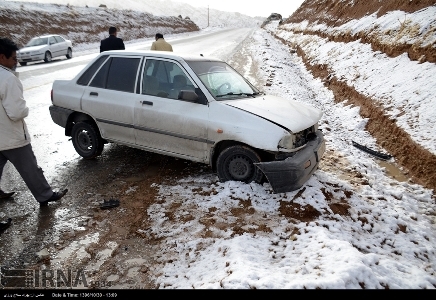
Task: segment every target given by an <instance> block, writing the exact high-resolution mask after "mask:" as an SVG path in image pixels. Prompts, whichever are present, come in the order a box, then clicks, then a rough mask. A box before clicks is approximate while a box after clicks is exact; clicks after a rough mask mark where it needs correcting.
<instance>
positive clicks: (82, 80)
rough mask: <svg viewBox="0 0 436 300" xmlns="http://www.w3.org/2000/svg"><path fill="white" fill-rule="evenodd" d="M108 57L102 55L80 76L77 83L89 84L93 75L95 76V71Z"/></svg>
mask: <svg viewBox="0 0 436 300" xmlns="http://www.w3.org/2000/svg"><path fill="white" fill-rule="evenodd" d="M106 59H107V55H102V56H100V57H99V58H98V59H97V60H96V61H95V62H94V63H93V64H92V65H91V66H90V67H89V68H88V69H87V70H86V71H85V72H84V73H83V74H82V76H80V78H79V80H77V84H79V85H88V83H89V81H90V80H91V78H92V76H94V74H95V71H97V70H98V68H100V66H101V64H102V63H103V62H104V61H105V60H106Z"/></svg>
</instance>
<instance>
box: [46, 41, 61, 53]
mask: <svg viewBox="0 0 436 300" xmlns="http://www.w3.org/2000/svg"><path fill="white" fill-rule="evenodd" d="M48 43H49V45H50V52H51V57H57V56H60V51H61V49H60V44H59V43H58V42H57V41H56V39H55V37H54V36H51V37H49V38H48Z"/></svg>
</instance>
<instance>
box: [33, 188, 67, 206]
mask: <svg viewBox="0 0 436 300" xmlns="http://www.w3.org/2000/svg"><path fill="white" fill-rule="evenodd" d="M67 192H68V189H65V190H63V191H62V192H53V195H51V197H50V198H48V199H47V200H45V201H42V202H39V205H40V206H47V205H48V203H49V202H54V201H58V200H61V198H62V197H63V196H65V194H66V193H67Z"/></svg>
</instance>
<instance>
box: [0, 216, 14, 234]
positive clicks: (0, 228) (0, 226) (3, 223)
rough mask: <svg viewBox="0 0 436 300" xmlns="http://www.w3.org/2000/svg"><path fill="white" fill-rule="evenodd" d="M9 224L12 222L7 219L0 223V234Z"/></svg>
mask: <svg viewBox="0 0 436 300" xmlns="http://www.w3.org/2000/svg"><path fill="white" fill-rule="evenodd" d="M11 222H12V219H11V218H9V219H8V220H7V221H6V222H0V232H2V231H3V230H5V229H6V228H8V227H9V226H10V225H11Z"/></svg>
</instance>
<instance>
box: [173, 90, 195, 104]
mask: <svg viewBox="0 0 436 300" xmlns="http://www.w3.org/2000/svg"><path fill="white" fill-rule="evenodd" d="M177 99H181V100H185V101H189V102H194V103H196V102H198V95H197V94H196V93H195V92H194V91H191V90H181V91H180V92H179V96H178V97H177Z"/></svg>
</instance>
